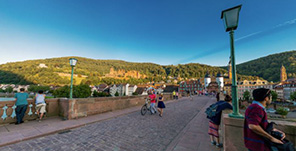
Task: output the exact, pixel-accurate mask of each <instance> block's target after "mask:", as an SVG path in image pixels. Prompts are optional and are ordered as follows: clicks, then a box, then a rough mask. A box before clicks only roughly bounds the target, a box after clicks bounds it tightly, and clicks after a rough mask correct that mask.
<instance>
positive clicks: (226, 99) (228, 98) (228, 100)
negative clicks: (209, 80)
mask: <svg viewBox="0 0 296 151" xmlns="http://www.w3.org/2000/svg"><path fill="white" fill-rule="evenodd" d="M224 101H226V102H231V101H232V98H231V97H230V96H229V95H228V94H227V95H226V96H225V99H224Z"/></svg>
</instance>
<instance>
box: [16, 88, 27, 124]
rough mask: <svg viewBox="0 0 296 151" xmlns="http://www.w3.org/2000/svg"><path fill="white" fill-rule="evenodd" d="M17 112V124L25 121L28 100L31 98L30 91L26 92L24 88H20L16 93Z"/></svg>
mask: <svg viewBox="0 0 296 151" xmlns="http://www.w3.org/2000/svg"><path fill="white" fill-rule="evenodd" d="M14 98H15V106H16V109H15V112H16V119H17V121H16V123H15V125H18V124H21V123H23V122H24V121H23V118H24V116H25V113H26V110H27V106H28V101H27V99H28V98H29V95H28V93H26V92H25V89H24V88H21V89H20V93H16V94H15V96H14Z"/></svg>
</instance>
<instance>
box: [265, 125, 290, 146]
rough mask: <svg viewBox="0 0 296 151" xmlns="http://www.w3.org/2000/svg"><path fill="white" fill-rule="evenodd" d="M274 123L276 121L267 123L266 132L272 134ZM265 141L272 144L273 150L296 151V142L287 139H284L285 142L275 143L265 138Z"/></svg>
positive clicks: (269, 144)
mask: <svg viewBox="0 0 296 151" xmlns="http://www.w3.org/2000/svg"><path fill="white" fill-rule="evenodd" d="M274 124H275V123H274V122H271V123H268V125H267V128H266V132H267V133H268V134H270V135H272V130H273V125H274ZM264 141H265V143H266V144H268V146H270V150H271V151H295V148H294V144H293V143H292V142H290V141H289V140H287V139H284V140H283V143H284V144H277V143H273V142H271V141H270V140H269V139H267V138H264Z"/></svg>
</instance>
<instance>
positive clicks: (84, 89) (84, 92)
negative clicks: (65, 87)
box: [73, 85, 91, 98]
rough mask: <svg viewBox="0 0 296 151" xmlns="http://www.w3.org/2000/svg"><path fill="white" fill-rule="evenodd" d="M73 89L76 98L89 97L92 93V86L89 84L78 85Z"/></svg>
mask: <svg viewBox="0 0 296 151" xmlns="http://www.w3.org/2000/svg"><path fill="white" fill-rule="evenodd" d="M73 89H74V90H73V97H74V98H87V97H89V96H90V95H91V88H90V87H89V86H88V85H77V86H74V88H73Z"/></svg>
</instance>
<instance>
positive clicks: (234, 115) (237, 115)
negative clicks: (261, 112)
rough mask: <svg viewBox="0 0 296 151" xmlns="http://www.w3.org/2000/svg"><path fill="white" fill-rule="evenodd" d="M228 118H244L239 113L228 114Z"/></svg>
mask: <svg viewBox="0 0 296 151" xmlns="http://www.w3.org/2000/svg"><path fill="white" fill-rule="evenodd" d="M228 116H229V117H232V118H240V119H243V118H244V116H243V115H241V114H240V113H237V114H235V113H230V114H228Z"/></svg>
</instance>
